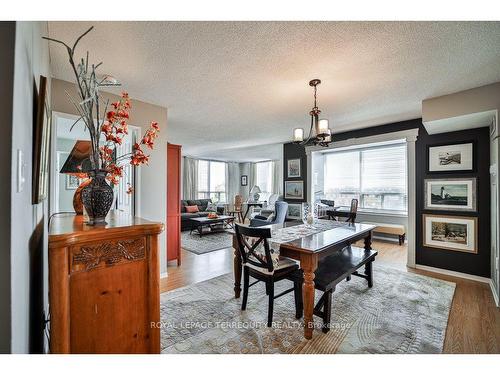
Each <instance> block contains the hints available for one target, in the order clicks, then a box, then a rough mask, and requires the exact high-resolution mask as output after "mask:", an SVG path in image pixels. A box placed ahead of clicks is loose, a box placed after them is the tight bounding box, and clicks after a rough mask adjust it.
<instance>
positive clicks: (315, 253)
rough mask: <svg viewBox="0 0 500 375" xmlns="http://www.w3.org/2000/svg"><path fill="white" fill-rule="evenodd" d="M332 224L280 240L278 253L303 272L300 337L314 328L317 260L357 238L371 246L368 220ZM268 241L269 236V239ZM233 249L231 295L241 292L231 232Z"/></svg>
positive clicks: (239, 267) (369, 247) (235, 247)
mask: <svg viewBox="0 0 500 375" xmlns="http://www.w3.org/2000/svg"><path fill="white" fill-rule="evenodd" d="M301 224H302V222H291V223H285V225H269V226H266V227H270V228H271V229H272V231H274V230H280V229H282V228H283V227H284V226H285V227H287V226H292V225H301ZM334 225H335V227H334V228H332V229H329V230H325V231H322V232H319V233H315V234H311V235H308V236H305V237H301V238H297V239H295V240H292V241H289V242H284V243H281V244H280V246H279V251H280V254H281V255H282V256H285V257H288V258H292V259H295V260H298V261H299V262H300V268H301V269H302V271H303V273H304V281H303V284H302V294H303V303H304V337H305V338H306V339H311V338H312V334H313V330H314V320H313V309H314V271H316V269H317V267H318V261H319V260H321V259H322V258H324V257H327V256H328V255H331V254H333V253H334V252H336V251H340V250H342V249H344V248H345V247H346V246H349V245H351V244H353V243H355V242H357V241H359V240H364V248H365V249H366V250H371V239H372V230H373V229H374V228H375V226H373V225H369V224H359V223H355V224H350V223H339V222H335V224H334ZM270 242H272V238H271V239H270ZM233 249H234V296H235V298H239V297H240V292H241V274H242V264H241V258H240V256H239V254H238V250H237V240H236V236H235V235H234V236H233Z"/></svg>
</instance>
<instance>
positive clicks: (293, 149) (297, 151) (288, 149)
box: [283, 143, 307, 203]
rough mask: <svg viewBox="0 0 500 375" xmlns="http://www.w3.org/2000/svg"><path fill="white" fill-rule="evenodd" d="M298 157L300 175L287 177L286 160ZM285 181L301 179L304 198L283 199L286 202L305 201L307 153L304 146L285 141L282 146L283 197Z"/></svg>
mask: <svg viewBox="0 0 500 375" xmlns="http://www.w3.org/2000/svg"><path fill="white" fill-rule="evenodd" d="M289 159H300V177H292V178H288V166H287V161H288V160H289ZM285 181H303V183H304V199H284V200H285V201H286V202H288V203H302V202H306V201H307V155H306V150H305V148H304V146H301V145H297V144H295V143H285V144H284V146H283V197H285V191H286V190H285Z"/></svg>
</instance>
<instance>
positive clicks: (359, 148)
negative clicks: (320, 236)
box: [324, 140, 408, 217]
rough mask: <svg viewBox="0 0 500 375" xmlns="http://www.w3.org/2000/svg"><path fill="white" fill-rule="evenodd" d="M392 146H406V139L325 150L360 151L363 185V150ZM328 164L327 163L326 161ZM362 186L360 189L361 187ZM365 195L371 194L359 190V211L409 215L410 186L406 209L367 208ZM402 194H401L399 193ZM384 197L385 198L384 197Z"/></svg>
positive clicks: (360, 170) (328, 152) (361, 181)
mask: <svg viewBox="0 0 500 375" xmlns="http://www.w3.org/2000/svg"><path fill="white" fill-rule="evenodd" d="M390 146H406V141H405V140H399V141H392V142H382V143H380V142H379V143H376V144H364V145H359V146H354V147H345V148H341V149H336V150H330V151H327V152H325V153H324V154H325V155H328V154H331V153H344V152H352V151H356V152H359V154H358V156H359V161H358V163H359V181H360V184H361V186H362V184H363V172H362V152H363V151H364V150H375V149H378V148H387V147H390ZM325 164H326V163H325ZM405 174H406V175H407V174H408V165H406V171H405ZM361 186H360V189H361ZM390 194H391V193H387V194H386V195H390ZM364 195H369V194H364V193H363V192H362V191H361V190H360V192H359V206H358V211H359V212H364V213H369V214H381V215H387V216H400V217H407V216H408V186H406V209H405V210H391V209H386V208H366V207H363V199H364V197H363V196H364ZM398 195H400V194H398ZM382 199H383V198H382Z"/></svg>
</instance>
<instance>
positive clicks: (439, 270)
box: [415, 264, 491, 284]
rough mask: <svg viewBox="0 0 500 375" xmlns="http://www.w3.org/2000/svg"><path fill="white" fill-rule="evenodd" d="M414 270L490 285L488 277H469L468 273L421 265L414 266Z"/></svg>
mask: <svg viewBox="0 0 500 375" xmlns="http://www.w3.org/2000/svg"><path fill="white" fill-rule="evenodd" d="M415 268H416V269H418V270H422V271H429V272H434V273H440V274H442V275H448V276H455V277H460V278H462V279H468V280H474V281H479V282H481V283H486V284H490V283H491V279H490V278H488V277H482V276H476V275H469V274H468V273H462V272H456V271H450V270H445V269H442V268H435V267H429V266H424V265H421V264H416V265H415Z"/></svg>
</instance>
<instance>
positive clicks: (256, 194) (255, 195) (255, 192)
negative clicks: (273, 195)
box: [250, 185, 262, 202]
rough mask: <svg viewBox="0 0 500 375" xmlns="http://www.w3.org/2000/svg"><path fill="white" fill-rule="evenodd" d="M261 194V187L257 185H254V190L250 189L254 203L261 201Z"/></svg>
mask: <svg viewBox="0 0 500 375" xmlns="http://www.w3.org/2000/svg"><path fill="white" fill-rule="evenodd" d="M260 193H262V191H261V190H260V187H258V186H257V185H254V186H253V188H252V189H250V197H252V198H253V201H254V202H257V201H258V200H259V198H260V195H259V194H260Z"/></svg>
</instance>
